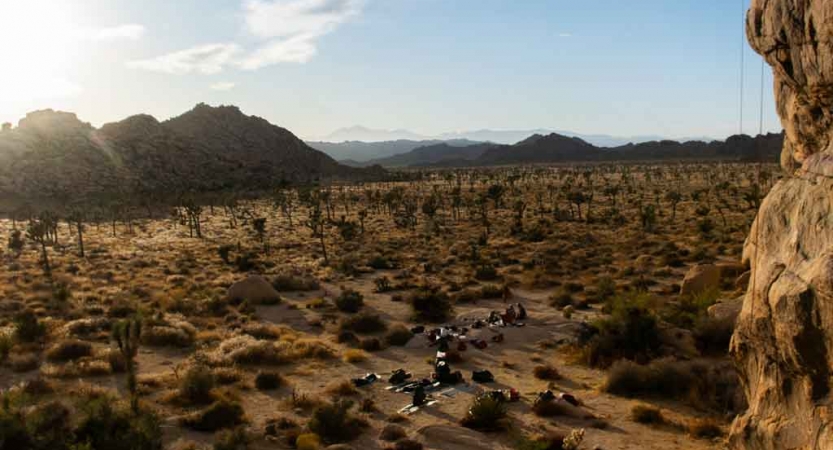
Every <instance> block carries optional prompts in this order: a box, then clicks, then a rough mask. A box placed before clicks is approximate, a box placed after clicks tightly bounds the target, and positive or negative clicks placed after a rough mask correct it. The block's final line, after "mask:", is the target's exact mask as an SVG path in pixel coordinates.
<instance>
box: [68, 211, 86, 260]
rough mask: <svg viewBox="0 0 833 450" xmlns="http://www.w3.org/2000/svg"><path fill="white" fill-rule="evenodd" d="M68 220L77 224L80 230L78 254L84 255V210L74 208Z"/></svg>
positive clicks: (77, 228) (76, 227) (72, 223)
mask: <svg viewBox="0 0 833 450" xmlns="http://www.w3.org/2000/svg"><path fill="white" fill-rule="evenodd" d="M67 221H68V222H69V223H70V224H71V225H74V226H75V229H76V230H77V231H78V256H80V257H82V258H83V257H84V256H85V255H84V212H83V210H81V209H80V208H79V209H75V210H73V211H72V212H71V213H70V215H69V217H67Z"/></svg>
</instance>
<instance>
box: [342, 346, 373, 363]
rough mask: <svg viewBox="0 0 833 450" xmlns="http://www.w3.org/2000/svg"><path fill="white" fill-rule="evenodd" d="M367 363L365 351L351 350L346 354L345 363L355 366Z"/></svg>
mask: <svg viewBox="0 0 833 450" xmlns="http://www.w3.org/2000/svg"><path fill="white" fill-rule="evenodd" d="M365 361H367V353H365V352H364V350H357V349H350V350H347V351H345V352H344V362H346V363H350V364H355V363H360V362H365Z"/></svg>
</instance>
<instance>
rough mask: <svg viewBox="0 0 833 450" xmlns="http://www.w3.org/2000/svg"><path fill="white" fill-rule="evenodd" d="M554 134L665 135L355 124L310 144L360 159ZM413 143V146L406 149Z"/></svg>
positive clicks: (606, 140) (614, 142) (619, 141)
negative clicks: (431, 131)
mask: <svg viewBox="0 0 833 450" xmlns="http://www.w3.org/2000/svg"><path fill="white" fill-rule="evenodd" d="M552 133H556V134H560V135H563V136H568V137H577V138H580V139H582V140H584V141H585V142H588V143H590V144H593V145H596V146H599V147H618V146H622V145H626V144H629V143H634V144H638V143H642V142H650V141H661V140H664V139H665V138H663V137H661V136H630V137H620V136H610V135H605V134H581V133H575V132H571V131H564V130H546V129H530V130H488V129H484V130H474V131H458V132H450V133H442V134H439V135H434V136H428V135H422V134H419V133H415V132H413V131H409V130H402V129H400V130H379V129H373V128H367V127H362V126H354V127H349V128H342V129H339V130H336V131H334V132H332V133H330V134H329V135H327V136H325V137H323V138H321V139H317V140H308V142H307V143H308V144H310V145H311V146H312V147H314V148H317V149H319V150H321V151H324V152H326V153H327V154H329V155H330V156H332V157H333V158H335V159H339V160H341V159H352V160H356V161H360V162H364V161H368V160H371V159H376V158H384V157H387V156H392V155H396V154H399V153H403V152H404V151H410V150H413V149H414V148H417V147H421V146H427V145H435V144H439V143H442V142H446V143H448V144H449V145H452V146H461V145H468V144H466V142H469V143H471V142H492V143H495V144H515V143H517V142H520V141H522V140H524V139H526V138H528V137H529V136H533V135H536V134H540V135H549V134H552ZM693 140H697V141H706V142H709V141H712V140H714V139H712V138H707V137H694V138H681V139H680V141H693ZM413 143H416V144H421V145H415V146H413V147H411V148H408V149H404V150H403V147H407V146H408V145H411V144H413Z"/></svg>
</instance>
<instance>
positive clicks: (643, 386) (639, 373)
mask: <svg viewBox="0 0 833 450" xmlns="http://www.w3.org/2000/svg"><path fill="white" fill-rule="evenodd" d="M603 390H604V391H605V392H608V393H611V394H614V395H619V396H623V397H628V398H637V397H640V398H645V397H649V398H650V397H652V398H660V399H673V400H679V401H684V402H686V403H688V404H690V405H691V406H693V407H695V408H698V409H702V410H708V411H714V412H718V413H723V414H731V413H738V412H740V411H742V410H743V409H745V408H746V399H745V397H744V394H743V389H742V387H741V385H740V379H739V378H738V375H737V372H736V370H735V368H734V366H733V365H732V364H731V363H729V362H721V363H715V362H711V361H674V360H671V359H661V360H656V361H653V362H652V363H650V364H647V365H639V364H636V363H634V362H631V361H624V360H623V361H618V362H616V363H615V364H613V366H611V368H610V370H609V371H608V374H607V381H606V383H605V385H604V388H603Z"/></svg>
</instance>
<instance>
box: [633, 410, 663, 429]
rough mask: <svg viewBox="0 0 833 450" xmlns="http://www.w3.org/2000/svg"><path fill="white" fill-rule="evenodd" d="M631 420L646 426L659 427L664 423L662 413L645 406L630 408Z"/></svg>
mask: <svg viewBox="0 0 833 450" xmlns="http://www.w3.org/2000/svg"><path fill="white" fill-rule="evenodd" d="M631 420H633V421H634V422H637V423H641V424H646V425H660V424H663V423H665V418H664V417H663V416H662V411H660V410H659V409H657V408H654V407H652V406H647V405H634V407H633V408H631Z"/></svg>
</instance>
